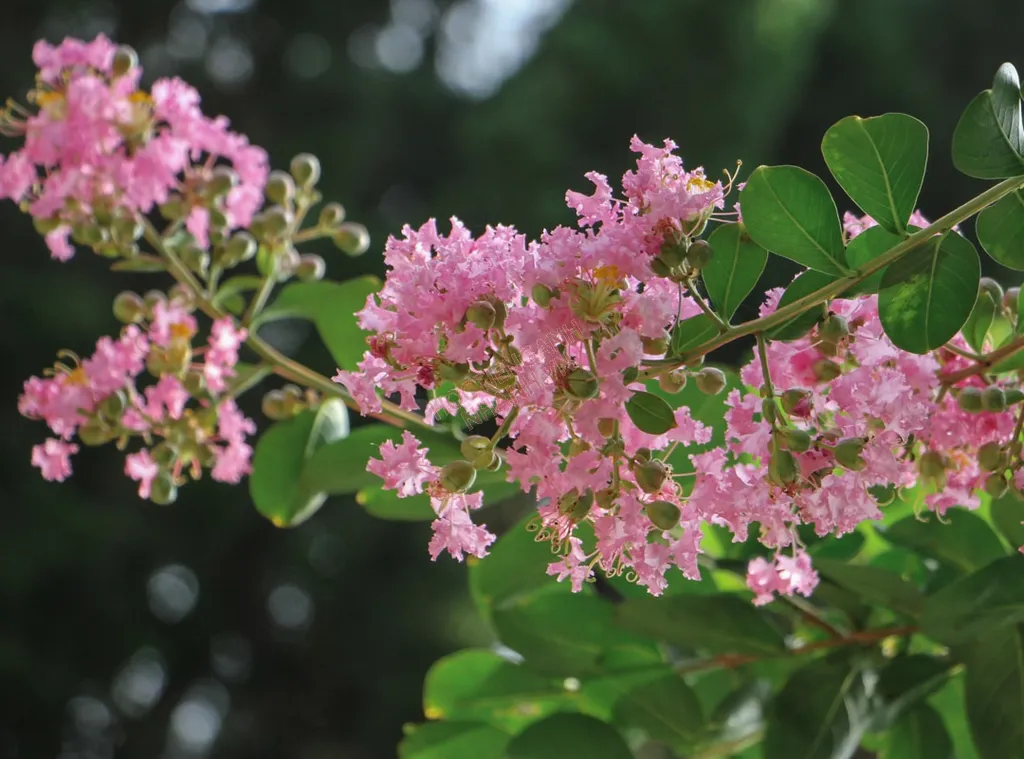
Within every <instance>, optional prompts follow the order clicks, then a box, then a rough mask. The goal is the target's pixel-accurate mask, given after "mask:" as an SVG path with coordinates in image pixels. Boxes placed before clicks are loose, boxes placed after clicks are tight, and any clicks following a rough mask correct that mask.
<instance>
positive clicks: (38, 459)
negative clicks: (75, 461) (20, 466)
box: [32, 438, 78, 482]
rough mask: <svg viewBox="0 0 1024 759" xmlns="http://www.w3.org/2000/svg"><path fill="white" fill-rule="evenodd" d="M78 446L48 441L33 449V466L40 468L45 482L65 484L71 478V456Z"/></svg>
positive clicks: (58, 441)
mask: <svg viewBox="0 0 1024 759" xmlns="http://www.w3.org/2000/svg"><path fill="white" fill-rule="evenodd" d="M74 453H78V446H77V445H75V444H74V443H67V442H65V441H63V440H55V439H54V438H50V439H48V440H47V441H46V442H44V443H43V444H42V445H37V446H34V447H33V448H32V466H34V467H38V468H39V470H40V471H41V472H42V475H43V479H44V480H51V481H54V482H63V481H64V480H65V479H67V478H68V477H69V476H71V455H72V454H74Z"/></svg>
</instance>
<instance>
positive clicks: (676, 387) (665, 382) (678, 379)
mask: <svg viewBox="0 0 1024 759" xmlns="http://www.w3.org/2000/svg"><path fill="white" fill-rule="evenodd" d="M658 387H660V388H661V389H662V390H664V391H665V392H666V393H673V394H675V393H678V392H680V391H681V390H682V389H683V388H684V387H686V372H682V371H679V370H678V369H677V370H676V371H673V372H669V373H668V374H662V375H659V376H658Z"/></svg>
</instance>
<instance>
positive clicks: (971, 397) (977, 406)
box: [956, 387, 984, 414]
mask: <svg viewBox="0 0 1024 759" xmlns="http://www.w3.org/2000/svg"><path fill="white" fill-rule="evenodd" d="M956 402H957V403H958V404H959V405H960V408H962V409H963V410H964V411H967V412H969V413H972V414H976V413H978V412H979V411H981V410H982V409H983V408H984V401H983V400H982V392H981V388H979V387H964V388H961V389H960V392H959V393H957V396H956Z"/></svg>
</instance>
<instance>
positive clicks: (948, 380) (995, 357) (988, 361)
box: [941, 335, 1024, 385]
mask: <svg viewBox="0 0 1024 759" xmlns="http://www.w3.org/2000/svg"><path fill="white" fill-rule="evenodd" d="M1022 350H1024V335H1022V336H1021V337H1018V338H1016V339H1014V340H1011V341H1010V342H1008V343H1007V344H1006V345H1004V346H1003V347H1002V348H996V349H995V350H994V351H992V352H991V353H985V354H983V355H981V356H978V357H977V359H976V361H977V363H976V364H975V365H974V366H969V367H967V368H966V369H961V370H960V371H958V372H950V373H949V374H946V375H943V376H942V378H941V379H942V384H943V385H955V384H956V383H957V382H959V381H960V380H963V379H967V378H968V377H973V376H975V375H978V374H984V373H985V372H987V371H988V370H989V369H991V368H992V367H993V366H995V365H996V364H998V363H999V362H1000V361H1003V360H1004V359H1007V358H1009V357H1010V356H1013V355H1014V354H1016V353H1020V352H1021V351H1022Z"/></svg>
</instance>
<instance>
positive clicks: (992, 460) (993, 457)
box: [978, 442, 1007, 472]
mask: <svg viewBox="0 0 1024 759" xmlns="http://www.w3.org/2000/svg"><path fill="white" fill-rule="evenodd" d="M1006 464H1007V461H1006V452H1005V451H1004V450H1003V446H1002V444H1001V443H996V442H992V443H985V445H983V446H981V447H980V448H979V449H978V466H980V467H981V468H982V469H983V470H984V471H986V472H995V471H997V470H999V469H1005V468H1006Z"/></svg>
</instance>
